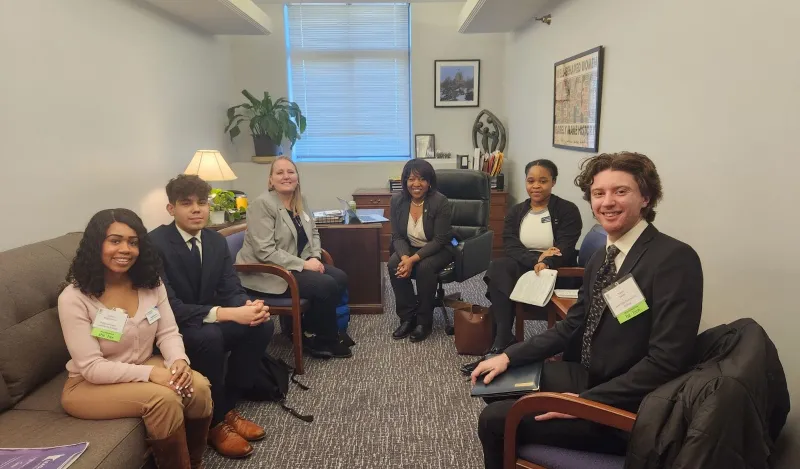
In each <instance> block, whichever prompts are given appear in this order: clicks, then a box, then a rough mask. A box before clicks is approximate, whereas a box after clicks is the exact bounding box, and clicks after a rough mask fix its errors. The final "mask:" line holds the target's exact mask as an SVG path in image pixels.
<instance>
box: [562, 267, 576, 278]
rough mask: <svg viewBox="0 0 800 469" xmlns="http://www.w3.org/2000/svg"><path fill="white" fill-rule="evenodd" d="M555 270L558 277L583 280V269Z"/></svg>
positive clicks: (566, 268) (563, 268)
mask: <svg viewBox="0 0 800 469" xmlns="http://www.w3.org/2000/svg"><path fill="white" fill-rule="evenodd" d="M556 270H557V271H558V276H559V277H566V278H576V277H578V278H583V267H559V268H558V269H556Z"/></svg>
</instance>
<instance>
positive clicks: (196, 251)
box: [189, 237, 203, 292]
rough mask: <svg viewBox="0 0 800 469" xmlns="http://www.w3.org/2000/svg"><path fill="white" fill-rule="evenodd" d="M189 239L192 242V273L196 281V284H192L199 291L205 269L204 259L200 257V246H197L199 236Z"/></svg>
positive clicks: (193, 279)
mask: <svg viewBox="0 0 800 469" xmlns="http://www.w3.org/2000/svg"><path fill="white" fill-rule="evenodd" d="M189 241H190V242H191V243H192V248H191V250H190V251H191V254H192V269H191V270H192V272H191V275H192V281H193V282H194V285H192V286H193V287H194V288H195V292H199V291H200V273H201V272H202V271H203V261H202V258H201V257H200V247H199V246H197V238H195V237H192V239H190V240H189Z"/></svg>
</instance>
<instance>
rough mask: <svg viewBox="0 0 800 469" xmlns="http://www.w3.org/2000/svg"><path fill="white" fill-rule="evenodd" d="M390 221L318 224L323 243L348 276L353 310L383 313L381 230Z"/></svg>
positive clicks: (351, 308)
mask: <svg viewBox="0 0 800 469" xmlns="http://www.w3.org/2000/svg"><path fill="white" fill-rule="evenodd" d="M383 225H388V223H365V224H359V225H346V224H343V223H338V224H330V225H323V224H318V225H317V229H318V230H319V238H320V241H321V243H322V247H323V248H324V249H325V250H326V251H328V252H329V253H330V255H331V257H333V262H334V263H335V264H336V267H338V268H340V269H342V270H343V271H345V273H346V274H347V277H348V282H347V283H348V290H349V294H350V301H349V304H350V312H351V313H353V314H380V313H383V275H382V272H381V250H380V248H381V245H380V234H381V232H382V230H383Z"/></svg>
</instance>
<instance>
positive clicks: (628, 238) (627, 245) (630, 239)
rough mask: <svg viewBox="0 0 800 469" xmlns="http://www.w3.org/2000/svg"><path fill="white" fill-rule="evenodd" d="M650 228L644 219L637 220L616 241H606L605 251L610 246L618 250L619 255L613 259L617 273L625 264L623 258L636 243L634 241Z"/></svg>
mask: <svg viewBox="0 0 800 469" xmlns="http://www.w3.org/2000/svg"><path fill="white" fill-rule="evenodd" d="M648 226H650V223H647V221H645V220H644V219H641V220H639V223H637V224H636V225H634V226H633V228H631V229H630V230H628V232H627V233H625V234H624V235H622V236H620V237H619V239H618V240H616V241H615V242H613V243H611V242H609V241H608V240H606V251H608V248H609V246H611V245H612V244H613V245H614V246H616V247H617V249H619V254H617V257H615V258H614V265H615V266H616V267H617V272H619V269H621V268H622V263H623V262H625V256H627V255H628V253H629V252H630V251H631V248H632V247H633V245H634V244H635V243H636V240H637V239H639V236H641V235H642V233H644V230H646V229H647V227H648Z"/></svg>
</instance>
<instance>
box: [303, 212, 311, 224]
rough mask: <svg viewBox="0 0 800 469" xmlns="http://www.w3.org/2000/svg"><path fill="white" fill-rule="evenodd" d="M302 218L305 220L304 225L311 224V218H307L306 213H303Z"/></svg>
mask: <svg viewBox="0 0 800 469" xmlns="http://www.w3.org/2000/svg"><path fill="white" fill-rule="evenodd" d="M303 218H305V219H306V223H309V222H311V217H309V216H308V214H307V213H306V212H303Z"/></svg>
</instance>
